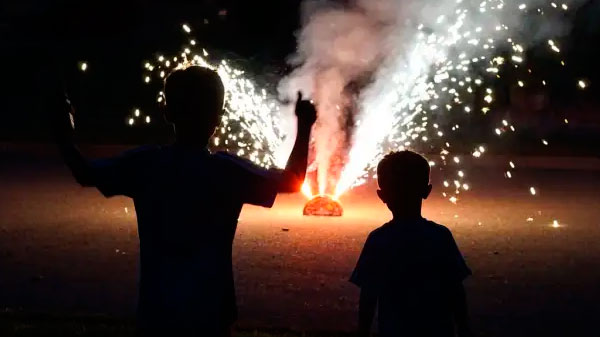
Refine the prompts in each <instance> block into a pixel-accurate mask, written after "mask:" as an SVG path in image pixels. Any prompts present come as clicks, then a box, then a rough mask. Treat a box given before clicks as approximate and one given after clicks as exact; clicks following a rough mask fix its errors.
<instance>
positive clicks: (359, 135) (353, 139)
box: [279, 0, 577, 195]
mask: <svg viewBox="0 0 600 337" xmlns="http://www.w3.org/2000/svg"><path fill="white" fill-rule="evenodd" d="M576 4H577V3H574V2H573V1H571V2H570V3H569V5H568V6H571V7H575V5H576ZM561 6H562V7H563V9H564V6H567V5H566V4H555V3H548V2H547V1H541V0H529V1H518V2H517V1H502V0H479V1H469V0H420V1H417V0H413V1H406V0H350V1H346V2H344V3H343V4H340V3H336V2H325V1H307V2H305V3H304V4H303V22H304V23H303V27H302V29H301V31H300V32H299V35H298V48H297V53H296V54H295V55H293V56H292V57H291V58H290V63H291V65H293V66H294V67H295V70H294V71H293V72H292V73H291V74H290V75H289V76H287V77H286V78H284V79H283V80H282V81H281V83H280V86H279V92H280V95H281V96H283V97H288V98H293V97H295V93H296V91H298V90H302V91H303V92H304V93H305V94H306V95H307V96H309V97H311V98H312V99H313V100H314V101H315V102H316V104H317V108H318V113H319V117H318V121H317V124H316V125H315V128H314V129H313V139H314V143H313V146H314V151H315V153H314V163H313V164H314V167H315V168H316V170H317V171H318V174H317V183H318V186H319V192H320V193H335V194H336V195H339V194H341V193H342V192H343V191H345V190H347V189H348V188H350V187H352V186H354V185H356V184H358V183H360V182H361V181H363V178H364V177H365V176H366V174H367V172H368V170H370V169H372V168H373V167H374V165H375V164H376V162H377V160H378V159H379V158H380V157H381V156H382V155H383V154H385V153H386V152H387V151H389V150H390V149H395V148H398V147H400V146H402V147H413V146H414V143H415V142H416V141H417V140H418V139H421V137H420V135H421V134H423V133H424V132H426V130H427V129H428V127H429V126H430V125H428V123H427V118H426V117H423V118H421V119H420V120H419V122H418V123H417V122H416V120H415V118H416V116H419V115H422V116H426V115H427V114H434V113H441V111H440V110H442V109H439V110H436V108H437V105H438V104H437V103H440V104H444V102H443V101H444V100H445V99H446V101H450V99H454V101H455V102H456V98H457V97H458V95H457V94H453V95H449V94H448V92H452V90H448V87H449V86H450V85H456V84H455V83H454V82H456V83H458V82H460V83H462V82H464V81H462V80H461V79H466V81H467V82H470V81H471V77H470V75H469V74H470V72H471V71H472V69H473V68H474V67H475V63H477V62H480V64H481V63H486V62H487V63H489V62H490V59H491V57H493V56H494V55H495V53H496V51H497V49H498V46H499V45H500V44H507V45H508V46H509V47H510V46H511V44H512V47H513V49H514V48H516V51H515V53H517V54H518V57H524V50H523V48H522V47H521V45H519V44H517V43H515V41H523V42H524V43H528V44H531V43H538V42H539V41H542V40H544V39H547V38H549V37H553V36H560V35H563V34H565V32H568V24H566V23H565V21H564V20H563V19H564V18H563V17H562V16H560V15H551V14H548V15H546V16H541V15H540V12H539V10H538V11H537V12H536V11H535V9H536V8H542V9H543V10H547V11H548V12H549V11H550V10H552V9H557V10H560V9H561ZM542 14H544V13H542ZM532 15H536V16H535V18H534V17H532ZM515 45H516V46H517V47H515ZM519 48H521V49H520V50H519ZM480 60H483V61H480ZM492 65H493V64H492ZM478 66H479V67H481V66H480V65H478ZM488 67H491V66H489V65H488ZM484 68H485V66H484ZM456 73H460V74H459V75H456ZM459 76H461V77H460V78H459V80H456V78H458V77H459ZM450 80H452V81H451V82H452V83H450ZM446 82H448V85H447V86H446V87H445V88H441V87H442V86H444V83H446ZM455 91H456V90H455ZM459 101H460V103H461V104H468V103H469V102H467V101H466V100H465V99H463V98H462V97H461V98H460V100H459ZM434 103H435V104H434ZM446 106H447V107H449V105H448V104H446ZM466 108H468V106H466V107H465V109H466ZM434 110H436V111H434ZM447 110H448V111H449V110H450V108H448V109H447ZM446 112H447V111H446ZM436 127H437V126H436ZM384 143H385V144H386V145H384Z"/></svg>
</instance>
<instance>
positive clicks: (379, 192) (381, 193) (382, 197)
mask: <svg viewBox="0 0 600 337" xmlns="http://www.w3.org/2000/svg"><path fill="white" fill-rule="evenodd" d="M377 196H378V197H379V200H381V201H383V203H384V204H387V201H386V200H387V198H386V197H385V192H383V191H382V190H377Z"/></svg>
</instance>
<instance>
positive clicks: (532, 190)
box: [529, 186, 537, 195]
mask: <svg viewBox="0 0 600 337" xmlns="http://www.w3.org/2000/svg"><path fill="white" fill-rule="evenodd" d="M529 193H531V195H536V193H537V191H536V190H535V187H533V186H531V187H530V188H529Z"/></svg>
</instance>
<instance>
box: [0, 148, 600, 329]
mask: <svg viewBox="0 0 600 337" xmlns="http://www.w3.org/2000/svg"><path fill="white" fill-rule="evenodd" d="M2 158H3V159H2V161H1V162H0V184H1V185H0V186H1V187H0V273H1V274H0V306H1V307H2V309H3V311H4V313H3V314H0V334H2V335H19V333H21V334H22V335H27V331H30V332H31V331H42V330H43V331H45V332H46V333H48V331H54V330H52V329H53V327H54V326H58V328H57V329H59V330H60V329H62V330H61V331H62V332H61V334H62V335H69V334H71V335H106V334H111V335H113V334H117V335H118V334H120V335H131V331H132V323H131V322H132V321H131V319H132V317H133V314H134V310H135V300H136V280H137V256H138V241H137V232H136V230H137V228H136V222H135V210H134V207H133V204H132V202H131V200H129V199H127V198H121V197H117V198H112V199H104V198H103V197H102V196H101V195H100V193H99V192H97V191H95V190H94V189H84V188H80V187H79V186H77V185H76V184H75V183H74V181H73V179H72V178H71V176H70V175H69V172H68V171H67V170H66V168H65V167H64V166H63V165H62V164H61V163H60V161H59V159H58V158H57V157H55V156H53V155H48V156H42V157H39V156H32V155H29V154H15V153H10V154H8V155H7V154H3V156H2ZM504 165H506V163H504ZM517 165H518V162H517ZM555 166H556V165H547V167H554V169H544V168H543V167H542V168H519V167H517V169H516V170H514V171H513V178H512V179H507V178H505V177H504V176H503V172H504V171H505V170H506V169H505V168H504V167H503V166H502V165H500V164H494V165H489V166H488V167H481V166H478V167H475V166H473V167H466V168H465V173H466V174H467V178H468V181H469V183H470V187H471V189H470V191H468V192H466V193H461V195H460V199H459V201H458V203H457V205H454V204H452V203H450V202H448V201H447V200H446V199H444V198H443V197H442V196H441V191H442V189H441V179H443V175H442V174H441V173H440V172H439V171H437V170H434V175H433V182H434V184H435V187H434V192H433V194H432V196H431V198H430V199H428V200H427V201H426V202H425V207H424V215H425V216H426V217H427V218H429V219H431V220H433V221H436V222H439V223H441V224H444V225H446V226H447V227H448V228H450V229H451V230H452V232H453V233H454V236H455V238H456V241H457V242H458V245H459V247H460V249H461V250H462V252H463V254H464V255H465V258H466V260H467V262H468V264H469V265H470V267H471V268H472V269H473V276H472V277H471V278H470V279H468V280H467V281H466V283H465V284H466V288H467V293H468V301H469V305H470V312H471V317H472V324H473V327H474V330H475V331H476V333H477V335H479V336H511V337H516V336H567V335H568V336H597V331H598V329H597V327H596V322H595V320H596V319H597V317H598V316H599V315H600V308H599V305H598V303H600V268H598V263H599V261H600V245H598V242H599V239H600V226H599V225H600V220H599V218H600V208H598V204H599V203H600V193H598V190H599V189H600V179H599V178H600V171H598V170H596V169H590V168H589V167H587V168H586V167H583V168H582V167H579V168H578V169H577V170H572V169H565V168H556V167H555ZM575 166H577V165H575ZM584 166H585V165H584ZM571 168H573V167H571ZM529 186H536V187H537V191H538V193H537V195H535V196H532V195H531V194H530V193H529ZM374 190H375V187H374V185H373V184H370V185H367V186H364V187H360V188H358V189H355V190H352V191H350V192H348V193H347V194H346V195H344V196H342V198H341V202H342V204H343V206H344V216H343V217H338V218H325V217H305V216H302V207H303V205H304V202H305V201H306V198H305V197H304V196H302V195H300V194H294V195H282V196H280V197H278V199H277V201H276V204H275V206H274V207H273V209H270V210H269V209H261V208H257V207H245V208H244V210H243V212H242V215H241V217H240V223H239V226H238V231H237V234H236V238H235V243H234V248H233V249H234V266H235V278H236V286H237V296H238V304H239V309H240V320H239V323H238V328H239V329H240V331H242V334H243V335H254V332H253V331H254V330H255V329H259V330H261V331H267V332H268V333H269V334H268V335H277V336H281V335H283V333H280V332H277V331H292V332H294V331H295V332H303V331H307V332H309V335H310V334H311V333H313V334H314V333H317V334H319V333H318V332H320V335H323V334H324V335H328V334H330V335H332V334H346V333H348V332H351V331H352V330H353V329H354V327H355V321H356V319H355V318H356V315H357V313H356V311H357V301H358V289H357V288H355V287H354V286H353V285H352V284H350V283H349V282H348V281H347V279H348V276H349V274H350V272H351V271H352V268H353V267H354V264H355V262H356V259H357V257H358V254H359V252H360V249H361V248H362V245H363V243H364V240H365V238H366V236H367V234H368V233H369V231H371V230H372V229H374V228H376V227H377V226H379V225H381V224H382V223H384V222H385V221H387V220H388V219H389V218H390V214H389V213H388V211H387V210H386V208H385V206H384V205H382V204H381V203H380V202H379V201H378V200H377V198H376V195H375V192H374ZM528 218H529V220H528ZM554 220H557V221H558V223H559V226H558V227H556V228H555V227H553V226H552V225H551V224H552V223H553V221H554ZM98 317H100V318H98ZM82 326H83V327H82ZM36 329H38V330H36ZM40 329H41V330H40ZM103 329H104V330H103ZM106 329H108V330H106ZM65 331H67V332H65ZM81 331H84V332H81ZM85 331H87V332H85ZM94 331H95V333H96V334H94V333H92V332H94ZM107 331H119V333H112V332H111V333H108V332H107ZM323 332H324V333H323ZM86 333H87V334H86ZM30 335H32V334H30Z"/></svg>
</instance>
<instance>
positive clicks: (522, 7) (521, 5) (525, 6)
mask: <svg viewBox="0 0 600 337" xmlns="http://www.w3.org/2000/svg"><path fill="white" fill-rule="evenodd" d="M525 8H527V5H525V4H520V5H519V9H520V10H524V9H525Z"/></svg>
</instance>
